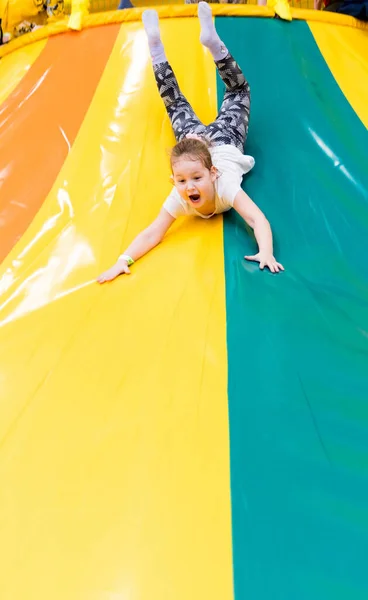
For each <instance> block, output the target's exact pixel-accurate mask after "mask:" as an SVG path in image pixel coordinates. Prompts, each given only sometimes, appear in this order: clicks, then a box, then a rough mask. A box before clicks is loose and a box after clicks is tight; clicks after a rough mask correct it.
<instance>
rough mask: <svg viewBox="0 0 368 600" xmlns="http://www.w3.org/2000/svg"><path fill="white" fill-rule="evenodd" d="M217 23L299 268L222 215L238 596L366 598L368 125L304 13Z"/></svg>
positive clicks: (258, 599)
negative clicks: (248, 95) (256, 258)
mask: <svg viewBox="0 0 368 600" xmlns="http://www.w3.org/2000/svg"><path fill="white" fill-rule="evenodd" d="M216 25H217V28H218V32H219V34H220V36H221V38H222V39H223V40H224V42H225V43H226V44H227V45H228V47H229V49H230V51H231V52H232V53H233V54H234V56H235V57H236V58H237V59H238V61H239V62H240V65H241V66H242V68H243V69H244V72H245V74H246V75H247V77H248V79H249V81H250V84H251V90H252V109H251V126H250V135H249V139H248V143H247V146H246V152H247V153H249V154H252V155H253V156H255V159H256V166H255V168H254V172H253V173H251V174H250V175H249V176H248V177H247V178H246V180H245V189H246V191H247V192H248V193H249V194H250V196H251V197H252V198H253V199H254V200H255V201H256V202H257V204H258V205H259V206H260V207H261V208H262V210H264V211H265V213H266V215H267V216H268V218H269V220H270V222H271V224H272V226H273V230H274V234H275V254H276V256H277V258H278V260H280V261H281V262H283V263H284V266H285V268H286V271H285V273H284V274H282V275H271V274H270V273H269V272H260V271H259V269H258V268H257V266H256V265H254V264H249V263H246V262H245V261H244V260H242V256H243V255H244V254H251V253H254V252H255V250H256V245H255V242H254V239H253V238H252V237H251V236H250V235H247V233H246V231H245V227H244V224H243V223H242V221H241V219H240V218H239V217H238V216H237V215H236V214H235V212H234V211H231V213H230V214H227V215H226V216H225V219H224V245H225V268H226V302H227V343H228V360H229V383H228V389H229V414H230V434H231V441H230V444H231V487H232V490H231V493H232V519H233V553H234V577H235V598H236V600H240V599H241V600H243V599H244V600H271V599H272V600H312V599H313V600H327V599H331V600H332V599H333V600H342V599H344V600H352V599H354V600H366V599H367V597H368V572H367V570H366V564H365V563H366V556H367V545H368V505H367V501H366V497H367V481H368V479H367V478H368V443H367V439H368V385H367V372H368V339H367V337H368V311H367V306H368V261H367V258H366V256H367V240H368V199H367V190H368V169H367V165H368V134H367V131H366V129H365V127H364V126H363V125H362V123H361V122H360V120H359V119H358V117H357V116H356V114H355V113H354V111H353V110H352V108H351V107H350V105H349V104H348V102H347V101H346V99H345V97H344V96H343V94H342V92H341V91H340V89H339V87H338V86H337V84H336V82H335V80H334V79H333V77H332V75H331V73H330V71H329V70H328V68H327V66H326V64H325V62H324V60H323V58H322V56H321V55H320V53H319V51H318V48H317V46H316V44H315V42H314V40H313V37H312V35H311V33H310V31H309V28H308V26H307V25H306V24H305V23H303V22H292V23H283V22H281V21H278V20H266V19H254V18H253V19H251V18H247V19H245V18H230V17H222V18H217V19H216ZM218 90H219V92H218V93H219V102H220V101H221V99H222V94H223V85H222V84H221V82H220V80H219V81H218Z"/></svg>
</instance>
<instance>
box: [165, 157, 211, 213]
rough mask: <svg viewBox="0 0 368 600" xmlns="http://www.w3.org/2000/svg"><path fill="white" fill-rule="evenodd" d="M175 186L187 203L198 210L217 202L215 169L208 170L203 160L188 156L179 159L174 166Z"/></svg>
mask: <svg viewBox="0 0 368 600" xmlns="http://www.w3.org/2000/svg"><path fill="white" fill-rule="evenodd" d="M172 170H173V178H174V185H175V187H176V189H177V190H178V192H179V194H180V196H181V197H182V198H183V200H184V201H185V202H187V203H188V204H189V205H191V206H193V207H194V208H196V209H198V208H201V207H202V206H204V205H205V204H210V203H211V204H212V203H213V202H214V200H215V193H216V191H215V181H216V179H217V170H216V168H215V167H211V169H210V170H209V169H207V168H206V167H205V166H204V164H203V163H202V161H201V160H197V159H191V158H190V157H188V156H182V157H181V158H178V159H177V160H176V161H175V162H174V164H173V165H172Z"/></svg>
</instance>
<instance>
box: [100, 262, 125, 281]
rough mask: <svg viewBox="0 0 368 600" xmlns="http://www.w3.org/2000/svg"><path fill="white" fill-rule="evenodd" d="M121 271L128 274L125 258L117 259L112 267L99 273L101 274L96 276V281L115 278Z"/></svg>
mask: <svg viewBox="0 0 368 600" xmlns="http://www.w3.org/2000/svg"><path fill="white" fill-rule="evenodd" d="M123 273H125V274H126V275H130V269H129V267H128V264H127V262H126V260H118V261H117V262H116V263H115V264H114V266H113V267H111V268H110V269H108V270H107V271H105V272H104V273H101V275H99V276H98V277H97V281H98V283H105V281H112V280H113V279H115V278H116V277H118V276H119V275H122V274H123Z"/></svg>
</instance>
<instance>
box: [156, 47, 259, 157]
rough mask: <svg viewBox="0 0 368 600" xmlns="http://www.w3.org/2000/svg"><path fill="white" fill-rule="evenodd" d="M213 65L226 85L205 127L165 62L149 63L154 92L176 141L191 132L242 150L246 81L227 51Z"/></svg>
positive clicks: (245, 130)
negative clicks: (215, 114) (213, 119)
mask: <svg viewBox="0 0 368 600" xmlns="http://www.w3.org/2000/svg"><path fill="white" fill-rule="evenodd" d="M216 67H217V69H218V72H219V75H220V77H221V79H222V81H223V82H224V84H225V86H226V92H225V96H224V100H223V103H222V106H221V109H220V112H219V114H218V115H217V118H216V120H215V121H213V123H210V124H209V125H207V126H206V125H203V123H202V122H201V121H200V120H199V119H198V117H197V115H196V114H195V112H194V110H193V109H192V107H191V106H190V104H189V102H188V100H187V99H186V98H185V96H183V94H182V93H181V91H180V88H179V85H178V82H177V80H176V77H175V75H174V72H173V70H172V68H171V66H170V65H169V63H168V62H164V63H159V64H156V65H153V69H154V73H155V77H156V83H157V87H158V91H159V92H160V96H161V98H162V100H163V101H164V104H165V107H166V110H167V113H168V115H169V117H170V121H171V124H172V127H173V130H174V133H175V137H176V140H177V141H178V142H180V140H182V139H183V138H184V137H186V136H187V135H188V134H189V133H195V134H196V135H199V136H203V137H206V139H207V140H209V141H210V142H211V144H212V145H213V146H222V145H224V144H230V145H232V146H236V147H237V148H238V149H239V150H240V151H241V152H243V149H244V144H245V140H246V137H247V133H248V121H249V110H250V89H249V84H248V82H247V81H246V79H245V77H244V75H243V73H242V71H241V69H240V67H239V65H238V64H237V62H236V61H235V60H234V58H233V57H232V56H231V54H228V55H227V56H226V57H225V58H223V59H221V60H219V61H217V62H216Z"/></svg>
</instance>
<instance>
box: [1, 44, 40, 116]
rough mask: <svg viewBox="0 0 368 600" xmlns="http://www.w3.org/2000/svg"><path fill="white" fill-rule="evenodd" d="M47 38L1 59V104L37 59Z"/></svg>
mask: <svg viewBox="0 0 368 600" xmlns="http://www.w3.org/2000/svg"><path fill="white" fill-rule="evenodd" d="M46 44H47V40H42V41H41V42H37V43H35V44H32V45H30V46H24V48H20V49H19V50H16V51H15V52H12V53H11V54H8V55H7V56H4V58H2V59H1V60H0V105H1V104H2V103H3V102H4V100H6V98H7V97H8V96H9V95H10V94H11V93H12V91H13V90H14V89H15V88H16V87H17V85H18V84H19V82H20V81H21V80H22V79H23V77H24V76H25V75H26V74H27V72H28V71H29V69H30V68H31V67H32V65H33V63H34V62H35V61H36V60H37V58H38V57H39V55H40V54H41V52H42V50H43V49H44V47H45V46H46Z"/></svg>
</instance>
